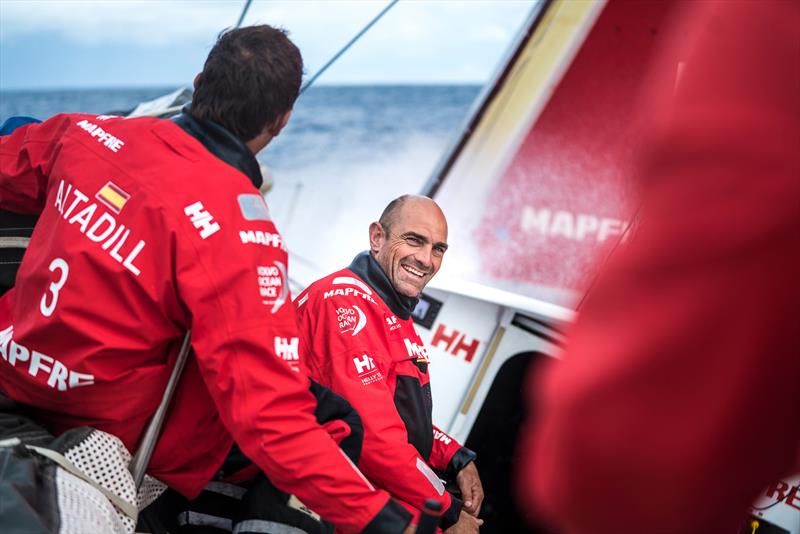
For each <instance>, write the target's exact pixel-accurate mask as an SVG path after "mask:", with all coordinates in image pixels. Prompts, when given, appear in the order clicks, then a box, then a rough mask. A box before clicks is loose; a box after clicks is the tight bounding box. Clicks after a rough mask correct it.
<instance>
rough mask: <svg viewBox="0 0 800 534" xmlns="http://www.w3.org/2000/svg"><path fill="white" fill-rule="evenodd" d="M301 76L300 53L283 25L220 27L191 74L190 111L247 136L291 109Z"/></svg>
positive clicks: (250, 135)
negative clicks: (196, 72)
mask: <svg viewBox="0 0 800 534" xmlns="http://www.w3.org/2000/svg"><path fill="white" fill-rule="evenodd" d="M302 78H303V58H302V57H301V56H300V51H299V50H298V49H297V47H296V46H295V45H294V43H292V42H291V41H290V40H289V37H287V34H286V32H285V31H284V30H281V29H276V28H273V27H272V26H267V25H266V24H264V25H260V26H248V27H245V28H237V29H233V30H230V29H229V30H225V31H223V32H222V33H220V34H219V37H217V42H216V44H215V45H214V48H212V49H211V52H210V53H209V54H208V59H206V63H205V65H204V66H203V72H201V73H200V77H199V78H198V80H197V84H196V87H195V91H194V96H193V97H192V109H191V114H192V116H194V117H196V118H198V119H203V120H209V121H213V122H216V123H217V124H219V125H221V126H224V127H225V128H226V129H227V130H229V131H230V132H232V133H233V134H234V135H236V136H237V137H238V138H240V139H241V140H242V141H245V142H247V141H250V140H251V139H253V138H254V137H256V136H257V135H258V134H260V133H261V132H262V131H263V130H264V128H265V127H266V126H269V125H270V124H272V123H273V122H275V120H276V119H278V118H279V117H280V116H281V115H283V114H284V113H286V112H287V111H289V110H290V109H292V106H293V105H294V101H295V100H296V99H297V95H298V93H299V92H300V82H301V81H302Z"/></svg>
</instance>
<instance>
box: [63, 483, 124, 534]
mask: <svg viewBox="0 0 800 534" xmlns="http://www.w3.org/2000/svg"><path fill="white" fill-rule="evenodd" d="M56 493H57V495H58V508H59V519H60V521H61V526H60V528H59V534H73V533H74V534H85V533H87V532H103V533H108V534H130V533H132V532H133V530H134V528H135V526H136V525H135V524H134V522H133V521H132V520H131V519H130V518H128V517H125V516H124V515H121V514H119V513H118V512H117V510H116V508H114V505H112V504H111V503H110V502H109V501H108V499H106V498H105V496H104V495H103V494H102V493H100V492H99V491H97V489H95V488H93V487H92V486H90V485H89V484H87V483H86V482H84V481H83V480H81V479H79V478H78V477H76V476H74V475H72V474H70V473H68V472H67V471H65V470H64V469H56Z"/></svg>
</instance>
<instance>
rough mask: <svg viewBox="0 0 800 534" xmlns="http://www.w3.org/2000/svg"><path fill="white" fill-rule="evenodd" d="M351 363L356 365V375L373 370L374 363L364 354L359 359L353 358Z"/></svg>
mask: <svg viewBox="0 0 800 534" xmlns="http://www.w3.org/2000/svg"><path fill="white" fill-rule="evenodd" d="M353 363H354V364H356V372H357V373H358V374H364V373H366V372H367V371H372V370H373V369H375V361H374V360H373V359H372V358H370V357H369V356H367V355H366V354H364V355H363V356H362V357H361V358H353Z"/></svg>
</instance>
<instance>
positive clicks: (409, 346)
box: [403, 338, 431, 363]
mask: <svg viewBox="0 0 800 534" xmlns="http://www.w3.org/2000/svg"><path fill="white" fill-rule="evenodd" d="M403 342H404V343H405V344H406V350H407V351H408V355H409V356H410V357H412V358H416V359H417V361H418V362H424V363H430V362H431V361H430V359H429V358H428V349H426V348H425V347H421V346H419V345H417V344H416V343H412V342H411V340H410V339H408V338H405V339H404V340H403Z"/></svg>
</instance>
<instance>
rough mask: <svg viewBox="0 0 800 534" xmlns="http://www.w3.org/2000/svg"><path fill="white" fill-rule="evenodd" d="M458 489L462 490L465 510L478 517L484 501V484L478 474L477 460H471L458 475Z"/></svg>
mask: <svg viewBox="0 0 800 534" xmlns="http://www.w3.org/2000/svg"><path fill="white" fill-rule="evenodd" d="M456 482H457V483H458V489H459V490H461V499H462V500H463V501H464V508H463V510H464V511H465V512H467V513H468V514H470V515H472V516H475V517H478V514H479V513H480V511H481V504H482V503H483V485H481V477H480V476H479V475H478V468H477V467H475V462H470V463H468V464H467V465H466V466H464V469H462V470H461V471H459V472H458V475H456Z"/></svg>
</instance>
